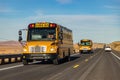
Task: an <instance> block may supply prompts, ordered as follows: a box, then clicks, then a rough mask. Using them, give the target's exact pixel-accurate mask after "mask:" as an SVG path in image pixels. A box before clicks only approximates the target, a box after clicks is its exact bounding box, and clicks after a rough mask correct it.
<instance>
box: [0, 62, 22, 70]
mask: <svg viewBox="0 0 120 80" xmlns="http://www.w3.org/2000/svg"><path fill="white" fill-rule="evenodd" d="M21 66H23V64H21V65H16V66H11V67H6V68H2V69H0V71H4V70H8V69H12V68H16V67H21Z"/></svg>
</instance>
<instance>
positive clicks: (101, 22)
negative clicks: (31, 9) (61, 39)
mask: <svg viewBox="0 0 120 80" xmlns="http://www.w3.org/2000/svg"><path fill="white" fill-rule="evenodd" d="M38 12H41V13H40V14H38ZM35 13H36V15H35V16H29V17H26V18H18V19H16V18H15V19H2V18H1V19H0V24H1V26H5V27H0V30H1V31H0V35H1V37H3V38H5V39H6V37H7V38H8V39H11V40H12V39H16V40H17V39H18V34H17V31H18V30H19V29H22V28H27V25H28V24H30V23H34V22H55V23H58V24H60V25H63V26H65V27H67V28H69V29H71V30H72V31H73V38H74V42H78V41H79V40H80V39H83V38H88V39H92V40H93V41H95V42H111V41H113V40H120V37H119V34H120V27H119V25H120V23H119V19H117V18H118V17H120V16H116V15H45V14H43V13H42V11H39V10H38V11H36V12H35ZM6 22H7V24H6ZM6 28H8V29H7V30H6ZM6 32H7V33H6ZM2 35H4V36H2ZM110 36H111V37H112V38H111V37H110ZM109 37H110V38H109Z"/></svg>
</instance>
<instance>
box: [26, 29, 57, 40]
mask: <svg viewBox="0 0 120 80" xmlns="http://www.w3.org/2000/svg"><path fill="white" fill-rule="evenodd" d="M55 39H56V30H55V28H32V29H29V30H28V41H39V40H55Z"/></svg>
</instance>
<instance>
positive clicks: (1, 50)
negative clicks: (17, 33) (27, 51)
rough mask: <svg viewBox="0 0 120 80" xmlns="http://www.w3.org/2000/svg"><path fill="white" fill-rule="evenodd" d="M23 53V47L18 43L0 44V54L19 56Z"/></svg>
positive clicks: (5, 42)
mask: <svg viewBox="0 0 120 80" xmlns="http://www.w3.org/2000/svg"><path fill="white" fill-rule="evenodd" d="M21 52H22V46H21V44H20V43H19V42H17V41H4V42H0V54H18V53H21Z"/></svg>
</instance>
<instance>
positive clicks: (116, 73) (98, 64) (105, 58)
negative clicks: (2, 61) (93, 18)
mask: <svg viewBox="0 0 120 80" xmlns="http://www.w3.org/2000/svg"><path fill="white" fill-rule="evenodd" d="M113 54H114V53H111V52H104V50H102V49H98V50H96V51H95V52H94V53H93V54H82V55H81V57H80V58H79V55H75V56H72V57H71V59H72V61H70V62H64V63H62V64H60V65H53V64H51V63H48V62H47V63H40V62H39V63H36V64H30V65H27V66H23V65H22V63H14V64H6V65H0V80H120V60H119V58H117V57H116V56H114V55H113Z"/></svg>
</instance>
